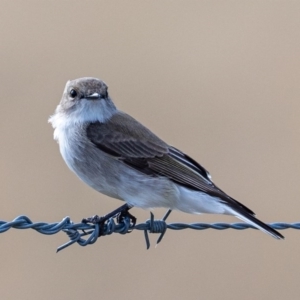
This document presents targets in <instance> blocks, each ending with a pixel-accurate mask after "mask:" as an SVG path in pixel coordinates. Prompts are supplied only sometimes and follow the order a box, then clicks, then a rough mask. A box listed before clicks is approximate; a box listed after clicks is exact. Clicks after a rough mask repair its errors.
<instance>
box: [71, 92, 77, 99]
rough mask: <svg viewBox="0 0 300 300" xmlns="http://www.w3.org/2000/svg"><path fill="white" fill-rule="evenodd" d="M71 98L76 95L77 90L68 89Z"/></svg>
mask: <svg viewBox="0 0 300 300" xmlns="http://www.w3.org/2000/svg"><path fill="white" fill-rule="evenodd" d="M70 96H71V98H75V97H76V96H77V92H76V91H75V90H71V91H70Z"/></svg>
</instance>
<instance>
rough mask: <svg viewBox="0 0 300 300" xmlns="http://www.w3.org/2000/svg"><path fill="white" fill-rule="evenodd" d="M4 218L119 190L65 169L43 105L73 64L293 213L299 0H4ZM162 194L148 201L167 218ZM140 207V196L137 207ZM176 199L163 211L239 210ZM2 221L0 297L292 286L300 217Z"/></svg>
mask: <svg viewBox="0 0 300 300" xmlns="http://www.w3.org/2000/svg"><path fill="white" fill-rule="evenodd" d="M0 24H1V26H0V45H1V46H0V65H1V67H0V82H1V88H0V101H1V102H0V103H1V109H0V141H1V152H0V187H1V215H0V219H1V220H6V221H9V220H12V219H14V218H15V217H17V216H18V215H27V216H29V217H30V218H31V219H32V221H34V222H37V221H43V222H58V221H60V220H61V219H62V218H64V217H65V216H70V217H71V218H72V220H73V221H74V222H79V221H80V220H81V219H82V218H83V217H87V216H90V215H93V214H96V213H97V214H99V215H101V214H105V213H107V212H110V211H111V210H113V209H115V208H117V207H118V206H120V205H121V204H122V203H121V202H119V201H117V200H114V199H110V198H108V197H105V196H103V195H101V194H99V193H97V192H95V191H93V190H92V189H91V188H89V187H88V186H86V185H85V184H84V183H82V182H81V181H80V180H79V179H77V177H76V176H75V175H74V174H73V173H72V172H71V171H69V170H68V168H67V166H66V165H65V163H64V162H63V160H62V158H61V156H60V153H59V149H58V145H57V144H56V142H55V141H54V140H53V129H52V128H51V126H50V125H49V124H48V123H47V119H48V118H49V116H50V115H51V114H52V113H53V112H54V110H55V107H56V106H57V104H58V102H59V101H60V98H61V95H62V92H63V89H64V86H65V83H66V81H67V80H69V79H75V78H78V77H83V76H93V77H98V78H101V79H103V80H104V81H105V82H106V83H107V84H108V85H109V92H110V94H111V96H112V98H113V99H114V102H115V104H116V105H117V106H118V107H119V108H120V109H121V110H124V111H126V112H127V113H129V114H131V115H132V116H134V117H135V118H137V119H138V120H139V121H141V122H142V123H143V124H145V125H146V126H147V127H149V128H150V129H152V131H154V132H155V133H156V134H157V135H159V136H160V137H161V138H163V139H165V140H166V141H167V142H168V143H170V144H171V145H174V146H176V147H178V148H179V149H181V150H182V151H184V152H186V153H187V154H189V155H190V156H192V157H193V158H194V159H196V160H197V161H199V162H200V163H201V164H203V166H204V167H205V168H207V169H208V170H209V171H210V173H211V174H212V177H213V180H214V182H215V183H216V184H217V185H218V186H220V187H221V188H222V189H223V190H225V191H226V192H227V193H228V194H230V195H231V196H232V197H234V198H236V199H238V200H239V201H241V202H242V203H244V204H245V205H247V206H249V207H250V208H251V209H253V210H254V211H255V212H256V213H257V216H258V217H259V218H260V219H261V220H263V221H265V222H275V221H284V222H296V221H300V201H299V192H300V185H299V178H300V158H299V154H300V152H299V146H300V138H299V133H300V132H299V128H300V118H299V113H300V85H299V81H300V54H299V53H300V2H298V1H177V0H174V1H135V0H131V1H121V0H119V1H33V0H28V1H21V0H19V1H18V0H17V1H9V0H2V1H1V2H0ZM164 212H165V211H164V210H159V209H158V210H155V211H154V213H155V216H156V218H161V217H162V216H163V214H164ZM133 214H134V215H135V216H137V218H138V223H139V222H144V221H145V220H146V219H148V217H149V212H147V211H143V210H141V209H136V208H135V209H133ZM235 221H238V220H237V219H235V218H233V217H226V216H214V215H198V216H197V215H196V216H195V215H188V214H184V213H179V212H174V213H172V214H171V216H170V218H169V222H187V223H191V222H235ZM282 233H283V234H284V235H285V237H286V239H285V241H277V240H275V239H272V238H271V237H270V236H267V235H266V234H264V233H262V232H258V231H256V230H245V231H237V230H226V231H216V230H205V231H193V230H184V231H177V232H175V231H171V230H169V231H168V232H167V234H166V236H165V237H164V239H163V241H162V243H161V244H159V246H158V247H157V248H155V247H154V245H155V241H156V239H157V236H152V235H151V236H150V238H151V242H152V247H151V248H150V250H148V251H146V250H145V243H144V238H143V233H142V232H140V231H134V232H133V233H131V234H128V235H125V236H123V235H118V234H114V235H112V236H108V237H104V238H101V239H99V240H98V242H97V243H96V244H94V245H92V246H88V247H80V246H78V245H73V246H72V247H70V248H68V249H66V250H64V251H62V252H60V253H59V254H56V253H55V251H56V247H57V246H59V245H61V244H63V243H64V242H66V241H67V240H68V238H67V236H66V235H65V234H63V233H59V234H56V235H54V236H44V235H41V234H38V233H36V232H35V231H33V230H24V231H21V230H13V229H12V230H9V231H7V232H6V233H3V234H1V235H0V245H1V256H0V261H1V262H0V265H1V270H2V272H1V274H0V276H1V280H0V282H1V283H0V294H1V298H2V299H21V298H22V299H46V300H47V299H91V298H102V299H183V298H184V299H200V298H201V299H212V300H213V299H222V300H226V299H231V300H234V299H266V300H267V299H283V298H284V299H299V293H300V286H299V275H300V263H299V246H300V232H299V231H298V232H297V231H295V230H291V229H290V230H286V231H284V232H282Z"/></svg>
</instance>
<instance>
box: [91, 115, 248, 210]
mask: <svg viewBox="0 0 300 300" xmlns="http://www.w3.org/2000/svg"><path fill="white" fill-rule="evenodd" d="M87 137H88V138H89V139H90V141H91V142H92V143H93V144H94V145H95V146H96V147H97V148H99V149H101V150H102V151H104V152H106V153H108V154H110V155H112V156H114V157H115V158H116V159H119V160H121V161H123V162H124V163H125V164H127V165H129V166H131V167H132V168H135V169H136V170H138V171H140V172H142V173H144V174H147V175H151V176H165V177H168V178H169V179H170V180H172V181H174V182H176V183H178V184H181V185H183V186H186V187H189V188H191V189H194V190H197V191H202V192H204V193H207V194H209V195H211V196H214V197H218V198H220V199H221V200H223V201H224V202H226V203H227V204H228V205H232V206H233V207H235V208H236V206H238V207H239V208H240V209H242V210H245V211H246V212H247V213H250V214H252V215H253V214H254V213H253V212H252V211H251V210H250V209H248V208H247V207H246V206H244V205H243V204H241V203H239V202H238V201H236V200H234V199H233V198H231V197H230V196H228V195H227V194H226V193H224V192H223V191H222V190H220V189H219V188H218V187H217V186H216V185H215V184H214V183H213V182H212V181H211V177H210V175H209V173H208V171H206V170H205V169H204V168H203V167H202V166H201V165H200V164H198V163H197V162H196V161H194V160H193V159H192V158H190V157H189V156H187V155H186V154H184V153H183V152H181V151H179V150H178V149H176V148H174V147H170V146H168V145H167V144H166V143H165V142H164V141H162V140H161V139H159V138H158V137H157V136H156V135H154V134H153V133H152V132H151V131H150V130H149V129H147V128H146V127H144V126H143V125H142V124H140V123H139V122H137V121H136V120H135V119H133V118H132V117H130V116H129V115H126V114H125V113H122V112H118V113H117V114H115V115H114V116H113V117H112V118H111V119H110V120H109V121H107V122H106V123H100V122H95V123H92V124H90V125H89V126H88V127H87Z"/></svg>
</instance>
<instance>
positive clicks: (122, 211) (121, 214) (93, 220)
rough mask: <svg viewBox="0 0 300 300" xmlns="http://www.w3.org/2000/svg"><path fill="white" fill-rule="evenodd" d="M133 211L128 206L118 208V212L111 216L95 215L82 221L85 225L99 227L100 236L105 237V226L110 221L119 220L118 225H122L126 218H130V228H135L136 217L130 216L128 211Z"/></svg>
mask: <svg viewBox="0 0 300 300" xmlns="http://www.w3.org/2000/svg"><path fill="white" fill-rule="evenodd" d="M129 209H131V207H130V206H128V205H127V204H124V205H122V206H121V207H119V208H117V209H116V210H114V211H112V212H110V213H109V214H106V215H104V216H102V217H100V216H98V215H94V216H92V217H89V218H84V219H82V221H81V222H82V223H84V224H88V223H90V224H93V225H97V224H98V225H99V236H101V235H104V233H105V232H104V226H105V224H106V222H107V221H108V220H109V219H110V218H113V219H116V220H117V224H121V223H123V222H124V219H125V218H129V220H130V227H131V228H132V227H134V226H135V224H136V217H134V216H133V215H132V214H130V213H129V212H128V210H129ZM131 231H132V230H129V231H128V232H131Z"/></svg>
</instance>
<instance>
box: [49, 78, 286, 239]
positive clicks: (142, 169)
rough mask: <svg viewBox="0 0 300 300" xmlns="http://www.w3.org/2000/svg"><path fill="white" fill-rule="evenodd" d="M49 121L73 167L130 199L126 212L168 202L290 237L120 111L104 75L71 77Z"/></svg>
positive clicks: (94, 182) (92, 182)
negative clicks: (272, 226) (232, 217)
mask: <svg viewBox="0 0 300 300" xmlns="http://www.w3.org/2000/svg"><path fill="white" fill-rule="evenodd" d="M49 122H50V123H51V124H52V126H53V128H54V139H55V140H56V141H57V142H58V143H59V148H60V153H61V155H62V157H63V159H64V160H65V162H66V164H67V165H68V167H69V168H70V169H71V170H72V171H73V172H74V173H75V174H76V175H77V176H78V177H79V178H80V179H81V180H82V181H84V182H85V183H86V184H88V185H89V186H91V187H92V188H94V189H95V190H97V191H98V192H100V193H103V194H105V195H107V196H110V197H113V198H116V199H119V200H123V201H125V202H126V205H125V206H124V205H123V206H122V207H121V208H122V209H123V210H125V211H126V210H127V211H128V210H129V209H130V208H131V207H133V206H135V207H140V208H144V209H149V208H154V207H164V208H168V209H172V210H174V209H175V210H179V211H183V212H186V213H191V214H201V213H210V214H226V215H233V216H236V217H237V218H239V219H241V220H243V221H244V222H246V223H249V224H251V225H253V226H255V227H256V228H258V229H260V230H262V231H263V232H265V233H268V234H269V235H271V236H273V237H274V238H277V239H283V238H284V237H283V236H282V235H281V234H280V233H279V232H277V231H276V230H274V229H273V228H271V227H270V226H268V225H267V224H265V223H263V222H261V221H260V220H258V219H256V218H255V214H254V212H253V211H251V210H250V209H249V208H247V207H246V206H245V205H243V204H242V203H240V202H238V201H237V200H235V199H233V198H232V197H230V196H228V195H227V194H226V193H224V192H223V191H222V190H221V189H219V188H218V187H217V186H216V185H215V184H214V183H213V182H212V179H211V176H210V174H209V172H208V171H207V170H206V169H204V168H203V167H202V166H201V165H200V164H199V163H197V162H196V161H195V160H193V159H192V158H191V157H189V156H188V155H186V154H185V153H183V152H182V151H180V150H178V149H177V148H175V147H173V146H170V145H168V144H167V143H166V142H164V141H163V140H161V139H160V138H159V137H157V136H156V135H155V134H154V133H152V132H151V131H150V130H149V129H148V128H146V127H145V126H143V125H142V124H141V123H139V122H138V121H136V120H135V119H134V118H132V117H131V116H129V115H128V114H126V113H124V112H122V111H120V110H118V109H117V108H116V106H115V105H114V103H113V101H112V99H111V98H110V96H109V94H108V87H107V85H106V84H105V83H104V82H103V81H102V80H100V79H97V78H92V77H84V78H79V79H75V80H71V81H68V82H67V84H66V86H65V89H64V92H63V96H62V99H61V101H60V103H59V105H58V106H57V108H56V110H55V113H54V115H52V116H51V117H50V118H49Z"/></svg>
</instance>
